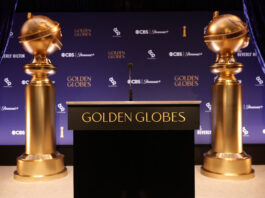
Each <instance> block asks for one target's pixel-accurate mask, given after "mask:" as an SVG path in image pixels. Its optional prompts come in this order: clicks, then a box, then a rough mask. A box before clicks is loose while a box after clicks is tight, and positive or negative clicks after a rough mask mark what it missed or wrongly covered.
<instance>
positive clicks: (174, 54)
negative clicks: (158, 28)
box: [168, 51, 203, 57]
mask: <svg viewBox="0 0 265 198" xmlns="http://www.w3.org/2000/svg"><path fill="white" fill-rule="evenodd" d="M202 55H203V53H202V52H180V51H179V52H174V51H172V52H169V53H168V56H169V57H191V56H194V57H199V56H202Z"/></svg>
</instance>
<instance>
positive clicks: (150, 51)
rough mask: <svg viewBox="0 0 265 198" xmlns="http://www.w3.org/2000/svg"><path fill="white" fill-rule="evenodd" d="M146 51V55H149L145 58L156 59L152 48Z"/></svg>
mask: <svg viewBox="0 0 265 198" xmlns="http://www.w3.org/2000/svg"><path fill="white" fill-rule="evenodd" d="M147 53H148V55H149V57H148V58H147V59H151V60H154V59H156V55H155V53H154V52H153V50H151V49H150V50H148V51H147Z"/></svg>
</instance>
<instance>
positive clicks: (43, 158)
mask: <svg viewBox="0 0 265 198" xmlns="http://www.w3.org/2000/svg"><path fill="white" fill-rule="evenodd" d="M60 40H61V29H60V26H59V24H58V23H57V22H55V21H52V20H51V19H50V18H48V17H45V16H32V15H31V13H29V14H28V20H27V21H26V22H25V23H24V24H23V26H22V28H21V35H20V36H19V42H20V43H21V44H22V46H23V48H24V49H25V51H27V52H28V53H30V54H33V55H34V58H33V60H32V61H31V63H30V64H27V65H25V67H24V70H25V73H27V74H29V75H32V76H33V77H32V79H31V81H30V83H29V84H28V85H27V86H26V108H25V109H26V145H25V147H26V151H25V153H24V154H22V155H21V156H19V157H18V158H17V170H16V171H15V172H14V178H15V179H17V180H20V181H46V180H51V179H56V178H60V177H63V176H65V175H67V170H66V168H65V166H64V155H62V154H60V153H59V152H57V151H56V114H55V107H56V106H55V105H56V97H55V96H56V95H55V94H56V93H55V85H54V84H52V83H51V81H50V79H49V78H48V76H49V75H52V74H55V71H56V67H55V66H54V65H52V64H51V62H50V60H49V59H48V58H47V56H48V55H49V54H52V53H53V52H55V51H56V50H58V49H61V47H62V43H61V41H60Z"/></svg>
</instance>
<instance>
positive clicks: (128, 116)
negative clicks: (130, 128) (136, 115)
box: [125, 112, 132, 122]
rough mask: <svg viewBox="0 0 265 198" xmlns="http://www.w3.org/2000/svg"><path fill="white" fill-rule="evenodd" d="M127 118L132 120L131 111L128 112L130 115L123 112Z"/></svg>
mask: <svg viewBox="0 0 265 198" xmlns="http://www.w3.org/2000/svg"><path fill="white" fill-rule="evenodd" d="M126 119H128V120H129V121H130V122H132V112H130V115H128V114H127V113H125V120H126Z"/></svg>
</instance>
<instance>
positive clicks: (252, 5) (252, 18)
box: [243, 0, 265, 73]
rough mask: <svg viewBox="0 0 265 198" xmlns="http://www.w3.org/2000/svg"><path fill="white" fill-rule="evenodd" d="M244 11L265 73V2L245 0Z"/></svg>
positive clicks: (261, 0)
mask: <svg viewBox="0 0 265 198" xmlns="http://www.w3.org/2000/svg"><path fill="white" fill-rule="evenodd" d="M243 9H244V15H245V17H246V20H247V24H248V27H249V33H250V37H251V39H252V43H253V44H254V47H255V49H256V52H257V57H258V60H259V63H260V66H261V68H262V70H263V72H264V73H265V62H264V60H265V1H263V0H243Z"/></svg>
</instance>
